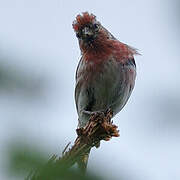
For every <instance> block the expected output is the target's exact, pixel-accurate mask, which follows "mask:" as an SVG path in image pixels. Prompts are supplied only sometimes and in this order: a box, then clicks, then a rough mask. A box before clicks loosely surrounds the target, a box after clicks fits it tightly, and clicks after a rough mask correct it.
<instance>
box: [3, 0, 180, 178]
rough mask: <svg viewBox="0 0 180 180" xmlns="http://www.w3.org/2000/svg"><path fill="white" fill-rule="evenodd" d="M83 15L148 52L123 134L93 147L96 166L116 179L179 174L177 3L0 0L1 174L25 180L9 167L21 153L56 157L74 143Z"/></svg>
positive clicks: (141, 59) (124, 115) (119, 119)
mask: <svg viewBox="0 0 180 180" xmlns="http://www.w3.org/2000/svg"><path fill="white" fill-rule="evenodd" d="M84 11H89V12H90V13H91V12H92V13H94V14H95V15H96V16H97V19H98V20H99V21H100V22H101V23H102V25H104V26H105V27H106V28H107V29H108V30H109V31H110V32H111V33H112V34H113V35H114V36H115V37H116V38H118V39H119V40H120V41H122V42H124V43H126V44H129V45H131V46H133V47H136V48H137V49H139V52H140V53H141V54H142V56H137V57H136V63H137V79H136V86H135V89H134V91H133V93H132V96H131V98H130V100H129V102H128V103H127V105H126V106H125V108H124V109H123V110H122V111H121V112H120V113H119V114H118V115H117V116H116V117H115V118H114V122H115V124H117V125H118V126H119V129H120V135H121V136H120V138H113V139H112V140H111V141H110V142H108V143H107V142H103V143H102V144H101V147H100V148H99V149H95V148H93V150H92V152H91V155H90V159H89V164H88V171H89V172H94V173H95V174H98V175H100V176H101V177H102V178H103V179H112V180H120V179H122V180H144V179H146V180H160V179H163V180H169V179H173V180H179V179H180V93H179V92H180V78H179V77H180V61H179V60H180V48H179V47H180V1H178V0H151V1H143V0H134V1H130V0H126V1H123V0H111V1H96V0H91V1H83V0H77V1H70V0H66V1H65V0H31V1H25V0H4V1H3V0H0V27H1V28H0V179H4V180H11V179H12V180H14V179H16V178H17V179H23V175H21V176H17V177H16V176H15V175H14V174H13V173H9V172H10V171H11V170H10V169H11V168H10V166H11V165H12V161H13V160H12V159H13V153H14V149H15V151H16V150H17V149H18V148H19V149H20V150H21V151H23V150H24V151H26V150H27V151H30V152H31V149H32V151H36V152H38V153H39V154H41V155H42V156H43V157H45V159H46V158H47V159H48V158H49V157H51V156H52V155H53V154H58V155H61V152H62V150H63V148H64V147H65V146H66V144H67V143H68V142H69V141H71V142H72V143H73V141H74V140H75V137H76V133H75V129H76V127H77V113H76V109H75V103H74V87H75V70H76V66H77V64H78V61H79V58H80V51H79V47H78V41H77V39H76V37H75V34H74V32H73V29H72V21H73V20H74V19H75V16H76V15H77V14H78V13H80V12H84ZM11 155H12V157H11ZM38 157H39V156H38ZM14 166H16V163H15V165H14ZM20 173H21V171H20Z"/></svg>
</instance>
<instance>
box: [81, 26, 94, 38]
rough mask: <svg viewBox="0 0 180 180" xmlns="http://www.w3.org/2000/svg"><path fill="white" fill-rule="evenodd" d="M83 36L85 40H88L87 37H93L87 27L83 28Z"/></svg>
mask: <svg viewBox="0 0 180 180" xmlns="http://www.w3.org/2000/svg"><path fill="white" fill-rule="evenodd" d="M83 34H84V37H85V38H88V37H91V36H93V35H94V33H93V31H92V30H91V29H90V28H88V27H85V28H84V29H83Z"/></svg>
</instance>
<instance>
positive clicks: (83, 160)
mask: <svg viewBox="0 0 180 180" xmlns="http://www.w3.org/2000/svg"><path fill="white" fill-rule="evenodd" d="M90 151H91V150H89V151H88V152H86V153H85V154H83V155H82V156H81V157H80V158H79V159H78V161H77V164H78V168H79V170H80V171H81V173H82V174H85V173H86V169H87V164H88V159H89V154H90Z"/></svg>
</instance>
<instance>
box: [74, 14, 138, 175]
mask: <svg viewBox="0 0 180 180" xmlns="http://www.w3.org/2000/svg"><path fill="white" fill-rule="evenodd" d="M72 26H73V29H74V32H75V34H76V37H77V39H78V42H79V47H80V52H81V58H80V61H79V64H78V66H77V70H76V75H75V79H76V85H75V103H76V109H77V113H78V128H83V127H85V126H86V124H87V123H88V121H89V119H90V116H91V115H92V114H95V113H98V112H106V111H107V110H109V109H110V110H111V111H112V112H113V117H114V116H115V115H116V114H117V113H119V112H120V111H121V110H122V108H123V107H124V106H125V104H126V103H127V101H128V99H129V97H130V95H131V93H132V90H133V88H134V85H135V79H136V63H135V60H134V55H138V54H139V53H138V51H137V49H135V48H133V47H131V46H128V45H127V44H125V43H122V42H120V41H119V40H118V39H116V38H115V37H114V36H113V35H112V34H111V33H110V32H109V31H108V30H107V29H106V28H105V27H104V26H102V25H101V23H100V22H99V21H98V20H97V18H96V16H95V15H94V14H92V13H91V14H90V13H88V12H83V13H82V14H78V15H77V16H76V19H75V20H74V21H73V24H72ZM89 153H90V151H89V152H87V153H86V154H84V155H83V156H82V157H81V158H80V159H79V160H78V162H77V163H78V166H79V168H80V169H81V170H82V172H86V168H87V162H88V157H89Z"/></svg>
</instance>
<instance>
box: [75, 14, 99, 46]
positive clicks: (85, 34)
mask: <svg viewBox="0 0 180 180" xmlns="http://www.w3.org/2000/svg"><path fill="white" fill-rule="evenodd" d="M73 29H74V31H75V33H76V36H77V38H78V39H79V41H81V40H82V41H83V42H85V43H88V44H89V43H92V42H93V41H94V40H95V39H96V37H97V36H98V34H99V31H100V29H101V25H100V23H99V22H98V21H97V20H96V16H95V15H93V14H89V13H88V12H84V13H82V15H77V17H76V20H75V21H74V22H73Z"/></svg>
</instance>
